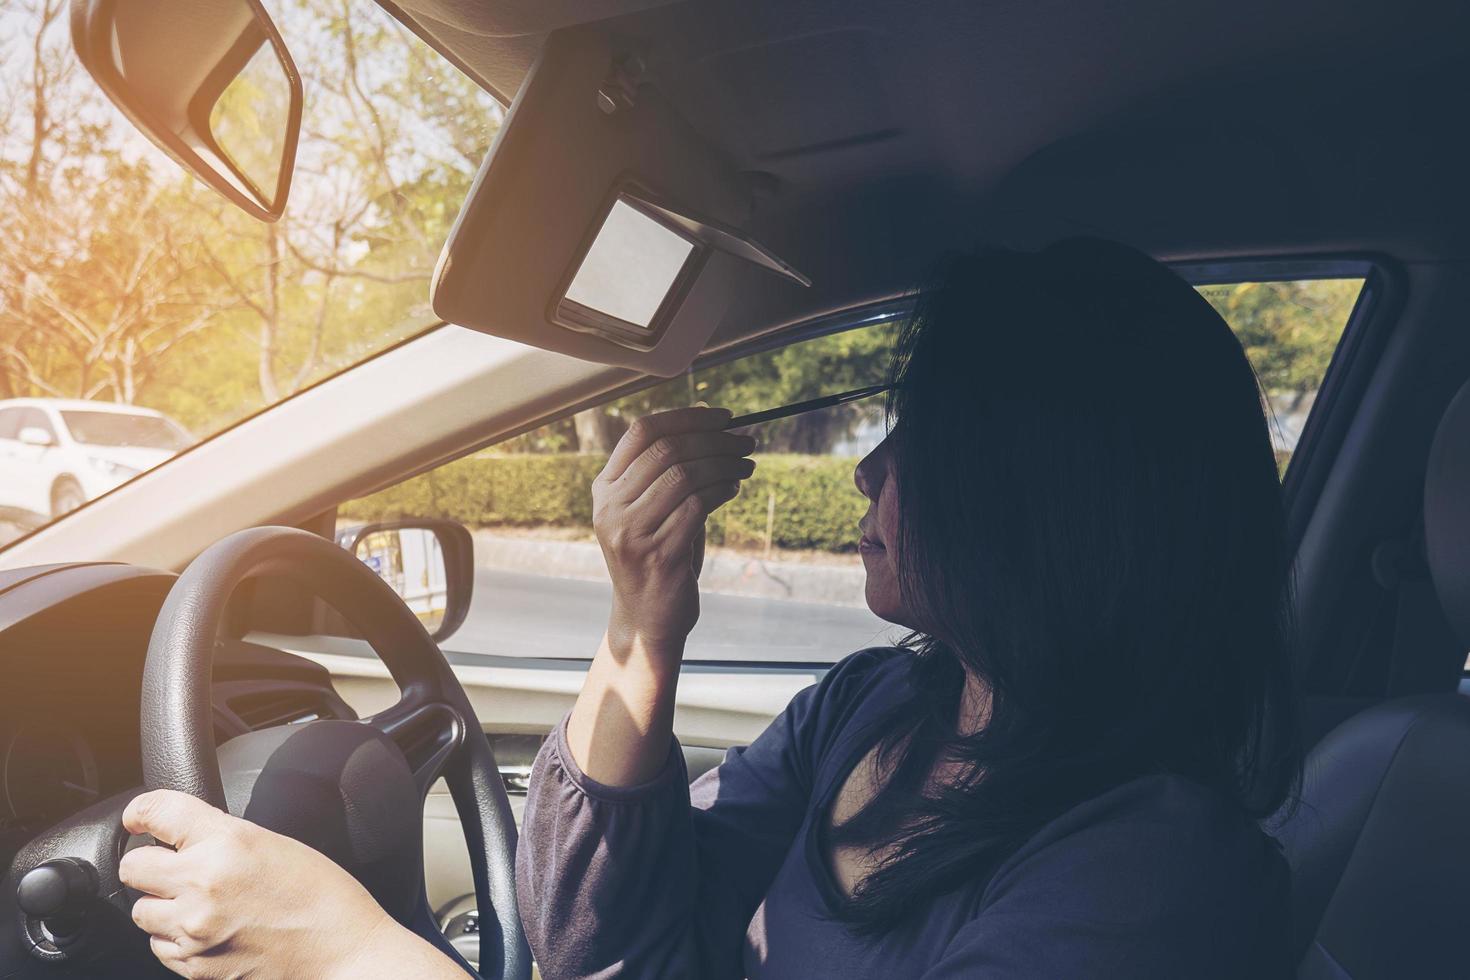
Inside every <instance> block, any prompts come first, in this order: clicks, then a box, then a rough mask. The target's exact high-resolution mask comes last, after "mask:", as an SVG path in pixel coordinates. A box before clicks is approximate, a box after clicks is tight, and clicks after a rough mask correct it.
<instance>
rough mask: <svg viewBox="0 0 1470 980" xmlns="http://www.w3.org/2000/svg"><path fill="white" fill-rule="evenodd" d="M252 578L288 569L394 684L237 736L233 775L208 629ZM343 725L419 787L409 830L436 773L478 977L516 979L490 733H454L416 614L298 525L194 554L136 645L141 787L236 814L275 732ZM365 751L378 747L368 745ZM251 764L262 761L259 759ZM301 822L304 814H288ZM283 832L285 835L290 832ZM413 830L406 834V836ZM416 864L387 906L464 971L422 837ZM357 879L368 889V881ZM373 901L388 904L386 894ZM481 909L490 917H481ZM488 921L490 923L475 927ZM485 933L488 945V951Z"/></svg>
mask: <svg viewBox="0 0 1470 980" xmlns="http://www.w3.org/2000/svg"><path fill="white" fill-rule="evenodd" d="M262 575H286V576H289V577H291V578H292V579H294V580H296V581H297V582H299V583H300V584H302V585H304V586H305V587H307V588H309V589H310V590H311V591H312V592H313V594H315V595H317V596H319V597H320V598H322V599H323V600H324V601H326V602H328V603H329V604H330V605H331V606H332V607H333V608H334V609H336V611H337V612H338V613H340V614H341V615H342V616H343V617H345V618H346V619H347V620H348V621H349V622H351V623H352V624H353V625H354V627H355V628H356V629H357V630H358V632H359V633H360V634H361V635H362V636H363V637H364V638H365V639H366V640H367V641H368V642H369V644H370V645H371V646H372V647H373V649H374V650H375V651H376V652H377V653H378V655H379V657H380V658H381V659H382V660H383V663H384V664H385V665H386V666H387V668H388V671H389V673H390V674H391V675H392V677H393V679H394V681H395V682H397V684H398V687H399V691H400V699H399V701H398V702H397V703H395V704H394V705H393V706H392V707H389V708H387V709H385V710H384V711H381V712H379V713H378V714H376V715H373V716H372V717H370V718H366V719H363V720H362V721H361V722H322V721H314V722H308V723H306V724H304V725H296V726H290V728H291V729H294V730H295V731H290V732H283V731H282V730H280V729H266V730H264V731H261V732H254V733H249V734H247V735H242V736H238V737H237V738H236V739H233V740H231V742H229V743H226V746H228V747H231V749H232V752H231V753H230V754H232V755H233V756H234V757H236V758H239V757H241V756H244V757H246V758H248V759H250V760H251V761H250V762H248V763H246V764H242V765H241V766H240V767H239V769H238V770H237V771H231V769H230V767H229V766H228V765H227V766H226V767H225V769H224V770H222V768H221V759H222V756H223V755H224V754H225V753H223V752H222V751H221V752H217V751H216V748H215V744H214V718H213V702H212V698H211V674H212V666H213V652H214V646H215V639H216V636H217V635H218V630H219V625H220V620H221V618H222V616H223V613H224V610H225V607H226V605H227V602H228V600H229V598H230V596H231V595H232V594H233V593H234V591H235V589H236V588H237V587H238V586H239V585H240V583H242V582H244V581H245V580H246V579H249V578H253V577H257V576H262ZM342 725H365V726H367V727H369V728H371V729H372V734H371V739H372V740H375V742H374V743H373V744H372V745H368V743H367V742H364V743H363V744H364V745H367V746H368V747H369V748H372V749H373V751H374V752H377V751H378V748H377V747H378V746H384V745H389V744H391V745H392V746H393V747H395V748H397V749H398V750H399V752H400V753H401V755H402V758H403V760H404V763H405V765H406V771H407V772H408V773H409V774H411V776H412V778H413V781H414V785H415V787H416V788H417V789H418V791H419V794H420V797H419V801H418V807H417V811H416V812H417V819H418V826H420V827H421V826H422V815H423V797H424V796H425V795H426V794H427V792H428V789H429V786H430V785H432V783H433V782H434V781H435V780H436V779H437V778H439V777H440V776H442V777H443V778H444V779H445V780H446V781H447V782H448V784H449V787H450V791H451V793H452V795H453V798H454V803H455V807H456V809H457V810H458V811H459V816H460V820H461V823H462V824H463V827H464V832H465V842H466V844H467V845H468V846H469V851H470V862H471V866H472V870H473V874H474V879H475V895H476V901H477V904H478V906H479V908H480V910H481V914H480V922H481V929H480V975H481V976H483V977H488V978H496V980H528V978H529V977H530V975H531V955H530V950H529V948H528V947H527V945H526V939H525V933H524V931H523V929H522V927H521V923H520V917H519V915H518V913H517V910H516V901H515V847H516V829H515V823H514V819H513V816H512V813H511V808H510V800H509V798H508V797H507V796H506V792H505V786H504V783H503V782H502V781H501V779H500V774H499V769H498V767H497V766H496V763H495V757H494V753H493V752H492V750H491V748H490V743H489V740H488V739H485V738H480V737H467V736H466V733H469V734H478V733H479V732H481V727H480V723H479V720H478V719H477V718H476V717H475V713H474V709H473V707H472V706H471V704H470V701H469V698H468V696H467V695H466V694H465V691H464V688H463V686H462V685H461V684H460V683H459V680H458V679H457V678H456V677H455V675H454V672H453V670H452V669H451V668H450V666H449V663H448V662H447V661H446V660H445V659H444V655H443V653H442V652H441V651H440V650H439V648H438V646H437V645H435V643H434V641H433V640H432V639H430V637H429V634H428V633H427V632H426V631H425V629H424V627H423V624H422V623H420V622H419V620H418V618H417V617H416V616H415V615H414V614H413V613H412V612H411V611H410V610H409V609H408V607H407V606H406V605H404V603H403V602H402V600H401V599H400V598H399V597H398V595H397V594H396V593H394V592H393V590H392V589H391V588H390V587H389V586H388V584H387V583H385V582H384V581H383V580H382V579H380V578H379V577H378V576H377V575H375V574H374V573H373V572H372V570H371V569H369V568H368V567H367V566H366V565H364V564H363V563H362V562H360V561H358V560H357V558H355V557H354V556H353V555H351V554H350V553H349V552H347V551H346V550H344V549H343V548H341V547H339V546H338V545H336V544H335V543H333V542H330V541H327V540H326V539H324V538H321V537H318V536H317V535H314V534H311V533H309V532H306V531H302V530H299V529H297V528H288V527H258V528H250V529H247V530H244V531H239V532H237V533H235V534H232V535H230V536H228V537H226V538H223V539H221V540H220V541H218V542H216V543H215V544H214V545H212V546H210V547H209V548H208V549H206V550H205V551H204V552H202V553H201V554H200V555H199V556H198V557H197V558H196V559H195V560H194V561H193V562H192V563H190V565H189V567H188V568H187V569H185V571H184V573H183V574H182V575H181V576H180V577H179V579H178V581H177V582H175V583H174V586H173V588H172V589H171V590H170V592H169V594H168V597H167V599H166V600H165V601H164V604H163V607H162V609H161V611H160V612H159V615H158V619H157V621H156V623H155V625H154V629H153V635H152V638H151V640H150V642H149V646H148V655H147V661H146V663H145V666H144V671H143V694H142V717H141V738H142V759H143V779H144V784H145V786H146V787H147V788H149V789H172V790H178V791H180V792H185V793H189V794H190V795H192V796H196V797H198V798H200V799H202V800H204V801H206V802H208V803H210V804H211V805H214V806H217V807H220V808H221V809H231V804H232V803H233V804H234V806H235V809H240V810H241V811H242V813H241V814H237V815H244V816H246V817H247V818H250V810H249V808H248V806H247V803H248V804H249V806H257V803H258V801H257V800H256V799H255V798H253V797H252V793H253V791H254V789H255V786H256V785H257V784H256V779H257V778H258V777H261V776H262V775H263V767H262V766H261V765H260V764H259V760H260V759H261V758H262V757H263V756H269V755H270V754H271V753H272V752H276V751H279V750H281V749H284V748H285V746H286V744H287V743H288V741H291V740H296V741H297V742H298V743H299V742H300V736H303V735H306V733H307V731H308V730H312V729H314V728H315V729H316V732H321V733H325V734H326V735H328V736H329V737H335V738H336V739H337V740H338V741H340V740H341V736H342V735H343V734H346V735H347V736H348V737H349V738H358V739H359V740H362V739H368V738H369V736H368V735H366V734H360V730H349V729H343V728H341V727H340V726H342ZM316 726H338V727H336V728H334V729H332V731H331V732H328V731H327V728H326V727H321V728H317V727H316ZM308 738H309V737H308ZM224 748H225V747H224V746H222V747H221V749H222V750H223V749H224ZM388 751H390V752H391V750H388ZM361 754H362V753H361V752H360V751H359V752H357V755H361ZM378 757H379V758H382V757H383V756H382V755H381V753H379V755H378ZM264 768H265V769H266V770H268V766H267V767H264ZM226 777H229V778H228V779H227V778H226ZM395 778H396V777H395ZM227 785H228V786H229V788H230V792H227ZM404 785H405V786H406V784H404ZM257 808H258V807H257ZM276 810H279V807H276ZM232 812H234V811H233V810H232ZM261 822H262V823H265V824H266V825H267V826H270V824H269V823H268V822H266V821H261ZM308 825H311V822H310V821H307V822H305V823H302V824H299V826H308ZM272 829H278V830H280V829H282V828H281V827H275V828H272ZM283 832H287V833H292V831H291V830H290V829H285V830H283ZM292 836H300V835H299V834H297V833H292ZM413 839H414V841H418V840H419V838H418V837H417V836H415V837H414V838H413ZM307 842H308V843H313V842H312V841H310V840H308V841H307ZM416 860H417V867H418V894H417V896H416V898H415V900H414V901H413V902H412V903H411V906H412V909H411V912H405V909H404V908H403V907H400V908H398V909H397V910H396V911H395V910H394V909H392V908H390V911H393V912H394V917H395V918H397V919H398V920H399V921H400V922H401V923H402V924H403V925H405V926H408V927H409V928H411V929H413V931H415V932H416V933H418V934H419V935H420V936H422V937H423V938H425V939H426V940H428V941H429V942H431V943H433V944H434V945H435V946H436V947H438V948H439V949H441V950H443V951H444V952H445V953H446V954H447V955H449V956H450V957H451V958H453V959H455V960H456V962H460V964H461V965H462V966H464V967H465V968H466V969H468V965H467V964H465V963H464V962H463V960H462V959H461V958H460V957H459V956H458V954H457V953H456V952H455V951H454V949H453V947H452V946H450V944H449V943H448V941H447V940H446V939H445V938H444V936H443V934H442V933H441V932H440V930H439V927H438V923H437V922H435V921H434V916H433V914H432V910H430V909H429V908H428V903H427V897H426V895H425V893H424V885H423V874H422V870H423V866H422V862H423V854H422V847H421V846H420V847H419V848H418V849H417V855H416ZM339 863H340V862H339ZM348 870H349V871H352V870H353V869H351V868H349V869H348ZM354 873H356V872H354ZM359 879H360V880H362V875H361V874H359ZM363 883H364V884H365V885H368V887H369V890H370V891H373V890H374V889H373V886H372V885H371V884H369V882H368V881H364V882H363ZM375 897H376V893H375ZM383 900H384V899H383V898H380V901H383ZM386 907H389V905H388V903H387V902H386V901H385V908H386ZM486 910H489V911H490V912H492V913H493V917H491V916H487V915H486V914H485V912H486ZM492 925H493V926H495V927H496V928H487V927H489V926H492ZM497 940H498V945H499V948H498V949H496V948H494V946H495V944H496V942H497Z"/></svg>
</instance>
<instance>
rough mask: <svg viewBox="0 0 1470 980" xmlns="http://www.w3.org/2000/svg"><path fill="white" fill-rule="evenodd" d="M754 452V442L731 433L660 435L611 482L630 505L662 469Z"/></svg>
mask: <svg viewBox="0 0 1470 980" xmlns="http://www.w3.org/2000/svg"><path fill="white" fill-rule="evenodd" d="M754 450H755V440H754V439H753V438H751V437H750V436H740V435H736V434H734V433H733V432H681V433H678V434H676V435H671V436H660V437H659V438H658V439H655V440H654V441H653V442H652V443H650V444H649V446H648V448H646V449H644V450H643V452H642V453H640V454H639V456H638V458H637V459H635V460H633V462H632V463H631V464H630V465H629V466H628V468H627V469H626V470H624V471H623V475H622V476H620V477H618V479H617V480H616V481H615V482H614V489H615V491H616V493H617V495H618V496H619V497H620V498H622V499H623V500H624V501H628V502H632V501H634V500H637V499H638V498H639V497H640V496H642V495H643V492H644V491H645V490H647V489H648V488H649V487H650V486H652V485H653V481H654V480H656V479H658V478H659V476H660V475H662V474H663V473H664V472H665V471H666V470H668V469H669V468H670V467H672V466H676V465H678V464H680V463H688V462H692V461H693V460H696V459H705V458H707V457H712V456H729V457H732V458H735V459H738V458H740V457H742V456H749V455H750V454H751V453H752V452H754Z"/></svg>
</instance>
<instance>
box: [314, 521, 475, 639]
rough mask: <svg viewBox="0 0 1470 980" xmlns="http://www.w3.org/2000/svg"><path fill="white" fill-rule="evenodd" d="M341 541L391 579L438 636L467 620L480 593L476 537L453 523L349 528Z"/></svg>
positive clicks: (339, 533) (391, 524) (401, 522)
mask: <svg viewBox="0 0 1470 980" xmlns="http://www.w3.org/2000/svg"><path fill="white" fill-rule="evenodd" d="M337 543H338V544H340V545H341V546H342V547H344V548H346V549H347V550H349V551H351V552H352V553H353V554H354V555H356V556H357V558H358V559H360V560H361V561H362V563H363V564H365V565H367V566H368V567H369V568H371V569H372V570H373V571H374V572H375V573H377V575H378V577H379V578H381V579H382V580H383V581H385V582H387V583H388V585H389V586H391V587H392V589H393V591H394V592H396V593H397V594H398V597H399V598H400V599H402V600H403V602H404V604H405V605H407V606H408V608H409V609H410V610H412V611H413V613H414V615H416V616H418V618H419V621H420V622H422V623H423V624H424V629H426V630H428V632H429V635H430V636H432V637H433V638H434V639H435V640H440V639H443V638H444V637H447V636H449V635H450V634H451V633H453V632H454V631H455V630H456V629H458V628H459V626H460V624H461V623H463V622H464V618H465V615H466V613H468V612H469V606H470V597H471V595H472V594H473V591H474V541H473V539H472V538H471V537H470V532H469V531H467V530H465V528H464V527H462V526H461V525H459V524H456V523H454V522H453V521H436V520H409V521H396V522H392V523H387V524H367V525H364V526H361V527H350V528H344V529H343V530H341V531H339V532H338V534H337Z"/></svg>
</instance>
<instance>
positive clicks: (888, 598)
mask: <svg viewBox="0 0 1470 980" xmlns="http://www.w3.org/2000/svg"><path fill="white" fill-rule="evenodd" d="M864 557H865V558H866V556H864ZM864 564H865V565H868V563H867V562H866V561H864ZM884 571H886V569H885V570H884ZM863 599H864V601H866V602H867V604H868V609H870V610H871V611H872V613H873V615H874V616H877V617H878V618H879V619H884V620H887V621H888V622H890V623H894V624H896V625H898V626H904V625H905V623H904V622H903V620H904V619H905V618H906V617H905V616H904V609H903V603H901V602H899V601H898V583H896V582H895V581H894V580H893V577H892V576H891V575H887V574H884V573H883V572H877V573H876V574H875V571H874V569H873V567H872V565H868V577H867V580H866V581H865V582H864V583H863Z"/></svg>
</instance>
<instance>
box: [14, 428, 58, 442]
mask: <svg viewBox="0 0 1470 980" xmlns="http://www.w3.org/2000/svg"><path fill="white" fill-rule="evenodd" d="M16 438H17V439H19V440H20V441H21V442H22V443H24V444H25V445H27V446H42V447H47V446H54V445H56V437H55V436H53V435H52V434H51V433H49V432H47V431H46V430H45V429H43V428H41V427H40V426H39V425H28V426H26V427H25V428H24V429H21V430H20V431H19V432H17V433H16Z"/></svg>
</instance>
